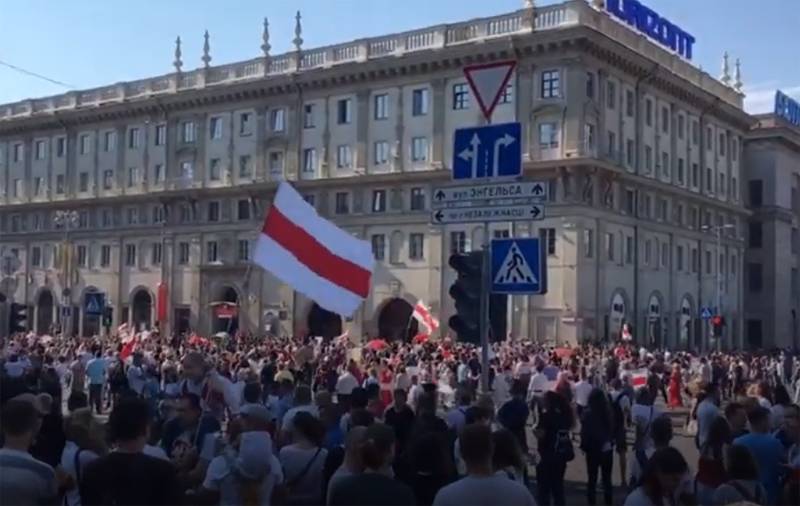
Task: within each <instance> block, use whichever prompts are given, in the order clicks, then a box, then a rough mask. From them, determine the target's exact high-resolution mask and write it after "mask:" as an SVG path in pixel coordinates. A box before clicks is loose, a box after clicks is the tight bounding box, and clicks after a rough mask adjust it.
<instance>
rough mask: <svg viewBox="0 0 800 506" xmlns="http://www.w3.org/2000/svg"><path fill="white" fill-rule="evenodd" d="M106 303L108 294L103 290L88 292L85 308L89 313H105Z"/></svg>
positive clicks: (96, 314) (94, 314)
mask: <svg viewBox="0 0 800 506" xmlns="http://www.w3.org/2000/svg"><path fill="white" fill-rule="evenodd" d="M105 305H106V295H105V294H104V293H102V292H89V293H87V294H86V299H85V301H84V306H83V310H84V312H85V313H86V314H87V315H93V316H99V315H101V314H103V308H104V307H105Z"/></svg>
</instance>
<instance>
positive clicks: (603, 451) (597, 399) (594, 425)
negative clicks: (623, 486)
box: [581, 388, 614, 506]
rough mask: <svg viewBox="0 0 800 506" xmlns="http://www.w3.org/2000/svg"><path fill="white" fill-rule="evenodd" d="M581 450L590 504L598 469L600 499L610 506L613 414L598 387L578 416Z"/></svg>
mask: <svg viewBox="0 0 800 506" xmlns="http://www.w3.org/2000/svg"><path fill="white" fill-rule="evenodd" d="M581 450H583V452H584V454H585V456H586V471H587V475H588V484H587V488H586V493H587V500H588V502H589V504H590V505H594V504H595V497H596V492H597V471H598V470H600V472H601V478H602V480H603V500H604V502H605V504H606V506H611V504H612V503H613V499H614V498H613V492H614V490H613V485H612V484H611V472H612V470H613V469H614V414H613V413H612V411H611V406H610V405H609V402H608V397H607V396H606V394H605V393H604V392H603V391H602V390H600V389H599V388H595V389H594V390H592V392H591V393H590V394H589V402H588V404H587V407H586V410H585V411H584V413H583V416H582V417H581Z"/></svg>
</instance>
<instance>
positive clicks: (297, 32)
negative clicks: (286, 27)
mask: <svg viewBox="0 0 800 506" xmlns="http://www.w3.org/2000/svg"><path fill="white" fill-rule="evenodd" d="M301 18H302V16H300V11H297V14H296V15H295V17H294V40H293V41H292V43H293V44H294V48H295V49H296V50H297V51H300V50H301V49H302V48H303V37H301V35H302V33H303V27H302V26H301V25H300V19H301Z"/></svg>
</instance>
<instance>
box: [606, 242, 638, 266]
mask: <svg viewBox="0 0 800 506" xmlns="http://www.w3.org/2000/svg"><path fill="white" fill-rule="evenodd" d="M612 237H613V236H612ZM610 260H613V258H612V259H610ZM625 263H626V264H632V263H633V236H630V235H627V236H625Z"/></svg>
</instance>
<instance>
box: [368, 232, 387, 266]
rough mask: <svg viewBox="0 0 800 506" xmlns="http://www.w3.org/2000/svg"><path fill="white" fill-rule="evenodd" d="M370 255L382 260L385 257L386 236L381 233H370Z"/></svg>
mask: <svg viewBox="0 0 800 506" xmlns="http://www.w3.org/2000/svg"><path fill="white" fill-rule="evenodd" d="M370 242H371V243H372V256H374V257H375V260H378V261H383V260H385V259H386V236H385V235H383V234H372V237H371V238H370Z"/></svg>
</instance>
